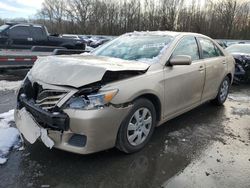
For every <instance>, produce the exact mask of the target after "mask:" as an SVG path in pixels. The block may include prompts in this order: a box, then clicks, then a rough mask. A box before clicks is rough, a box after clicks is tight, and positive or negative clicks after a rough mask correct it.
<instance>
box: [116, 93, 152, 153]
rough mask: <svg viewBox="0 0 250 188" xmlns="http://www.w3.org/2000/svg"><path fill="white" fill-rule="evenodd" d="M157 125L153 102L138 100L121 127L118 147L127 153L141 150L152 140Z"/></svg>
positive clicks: (143, 99) (117, 142)
mask: <svg viewBox="0 0 250 188" xmlns="http://www.w3.org/2000/svg"><path fill="white" fill-rule="evenodd" d="M144 114H145V115H144ZM150 117H151V119H150ZM150 123H151V124H150ZM155 124H156V111H155V107H154V105H153V104H152V102H150V101H149V100H148V99H145V98H140V99H137V100H136V101H135V102H134V105H133V107H132V109H131V110H130V112H129V113H128V115H127V116H126V117H125V118H124V120H123V122H122V124H121V126H120V129H119V131H118V135H117V141H116V147H117V148H118V149H119V150H120V151H123V152H125V153H134V152H137V151H139V150H141V149H142V148H143V147H144V146H145V145H146V144H147V143H148V141H149V140H150V138H151V136H152V134H153V132H154V128H155Z"/></svg>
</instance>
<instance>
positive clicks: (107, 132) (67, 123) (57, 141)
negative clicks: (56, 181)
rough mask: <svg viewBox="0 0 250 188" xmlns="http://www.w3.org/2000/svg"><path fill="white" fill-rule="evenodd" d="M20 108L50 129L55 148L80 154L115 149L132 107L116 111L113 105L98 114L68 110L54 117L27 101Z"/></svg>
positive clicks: (96, 111) (99, 110)
mask: <svg viewBox="0 0 250 188" xmlns="http://www.w3.org/2000/svg"><path fill="white" fill-rule="evenodd" d="M20 104H21V105H22V107H24V108H25V109H26V110H27V111H28V112H30V114H31V115H32V116H33V117H34V119H35V120H36V121H37V123H38V125H39V126H41V127H44V128H46V129H47V131H48V136H49V137H50V138H51V139H52V140H53V141H54V146H53V147H55V148H58V149H62V150H65V151H69V152H73V153H79V154H89V153H94V152H98V151H102V150H105V149H109V148H112V147H114V146H115V143H116V137H117V133H118V130H119V127H120V124H121V122H122V120H123V119H124V118H125V116H126V115H127V114H128V112H129V110H130V109H131V106H128V107H125V108H116V107H113V106H112V105H110V106H108V107H105V108H102V109H96V110H73V109H65V110H64V111H63V112H61V113H58V114H52V113H49V112H47V111H44V110H42V109H41V108H39V107H37V106H36V105H34V104H32V103H31V102H29V101H27V100H26V99H22V100H20ZM17 111H18V109H17ZM27 126H28V125H27ZM67 127H68V128H67Z"/></svg>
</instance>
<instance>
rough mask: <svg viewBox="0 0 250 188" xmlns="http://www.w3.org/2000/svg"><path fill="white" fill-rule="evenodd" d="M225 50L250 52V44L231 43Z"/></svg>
mask: <svg viewBox="0 0 250 188" xmlns="http://www.w3.org/2000/svg"><path fill="white" fill-rule="evenodd" d="M226 51H228V52H229V53H246V54H250V44H243V45H237V44H236V45H232V46H229V47H228V48H226Z"/></svg>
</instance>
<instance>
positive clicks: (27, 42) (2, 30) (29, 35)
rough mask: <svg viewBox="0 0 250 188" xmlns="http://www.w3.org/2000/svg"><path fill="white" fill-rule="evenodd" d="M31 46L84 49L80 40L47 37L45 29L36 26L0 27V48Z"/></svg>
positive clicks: (11, 25)
mask: <svg viewBox="0 0 250 188" xmlns="http://www.w3.org/2000/svg"><path fill="white" fill-rule="evenodd" d="M32 46H60V47H65V48H68V49H82V50H84V49H85V43H84V41H82V40H76V39H70V38H62V37H59V36H57V35H54V36H53V35H49V33H48V31H47V28H46V27H45V26H42V25H37V24H23V23H6V24H4V25H2V26H0V48H22V49H25V48H26V49H29V48H31V47H32Z"/></svg>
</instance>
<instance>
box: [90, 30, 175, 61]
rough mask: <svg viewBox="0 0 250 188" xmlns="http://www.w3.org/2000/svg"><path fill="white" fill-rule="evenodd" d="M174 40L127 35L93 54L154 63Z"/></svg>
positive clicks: (156, 36)
mask: <svg viewBox="0 0 250 188" xmlns="http://www.w3.org/2000/svg"><path fill="white" fill-rule="evenodd" d="M172 40H173V37H172V36H168V35H148V34H147V35H143V34H141V35H134V34H127V35H123V36H121V37H119V38H117V39H114V40H112V41H111V42H108V43H107V44H104V45H103V46H101V47H99V48H97V49H96V50H94V51H93V52H92V53H93V54H94V55H97V56H108V57H115V58H120V59H124V60H137V61H143V62H145V61H146V62H154V61H153V59H154V58H155V57H157V56H159V54H160V52H161V50H162V49H163V48H167V47H168V46H169V44H170V42H171V41H172Z"/></svg>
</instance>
